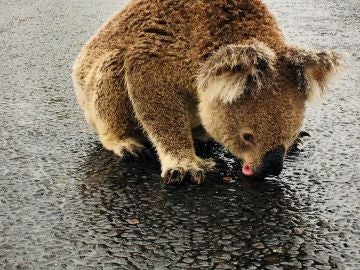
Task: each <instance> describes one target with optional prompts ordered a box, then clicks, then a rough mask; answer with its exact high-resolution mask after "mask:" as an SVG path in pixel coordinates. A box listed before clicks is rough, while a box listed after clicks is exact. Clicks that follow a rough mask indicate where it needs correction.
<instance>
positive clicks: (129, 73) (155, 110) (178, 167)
mask: <svg viewBox="0 0 360 270" xmlns="http://www.w3.org/2000/svg"><path fill="white" fill-rule="evenodd" d="M151 63H152V62H151V61H149V62H148V63H147V64H146V68H145V67H143V66H144V65H136V69H133V68H131V67H129V68H128V69H127V70H126V81H127V85H128V91H129V96H130V99H131V101H132V104H133V107H134V110H135V113H136V117H137V118H138V119H139V120H140V122H141V123H142V125H143V127H144V129H145V130H146V132H147V134H148V136H149V138H150V140H151V141H152V143H153V144H154V146H155V148H156V150H157V153H158V156H159V159H160V162H161V167H162V174H161V175H162V177H163V180H164V182H165V183H167V184H176V183H179V182H181V181H182V180H183V178H184V176H186V175H189V176H190V177H191V180H192V181H193V182H195V183H197V184H200V183H201V182H202V181H203V180H204V175H205V172H206V171H207V170H210V169H211V168H212V166H213V165H214V163H213V161H211V160H204V159H201V158H199V157H198V156H196V154H195V149H194V146H193V139H192V133H191V121H190V115H189V110H188V108H187V105H188V103H187V102H186V99H185V97H183V96H182V94H181V91H179V89H177V86H176V85H175V84H176V83H169V82H168V81H167V82H165V79H164V78H163V76H159V75H157V74H153V73H154V72H159V73H158V74H161V72H160V71H159V70H161V69H162V68H161V67H159V66H157V65H154V66H152V64H151ZM164 69H165V70H166V68H164ZM162 74H164V73H162ZM165 76H166V75H164V77H165Z"/></svg>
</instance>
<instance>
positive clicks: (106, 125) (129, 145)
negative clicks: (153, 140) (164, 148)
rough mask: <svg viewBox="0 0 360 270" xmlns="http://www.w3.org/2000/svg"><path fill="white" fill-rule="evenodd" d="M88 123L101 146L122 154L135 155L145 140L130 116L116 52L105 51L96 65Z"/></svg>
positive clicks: (129, 105)
mask: <svg viewBox="0 0 360 270" xmlns="http://www.w3.org/2000/svg"><path fill="white" fill-rule="evenodd" d="M92 87H93V93H94V96H93V104H92V105H93V106H92V109H93V112H92V121H91V122H92V123H93V124H94V126H95V128H96V131H97V133H98V135H99V138H100V141H101V143H102V145H103V146H104V148H105V149H107V150H109V151H113V152H114V153H115V154H116V155H118V156H120V157H124V156H125V155H127V154H131V155H136V153H137V152H140V151H141V150H142V149H143V145H142V142H144V141H145V138H144V136H143V133H142V130H141V128H140V127H139V126H138V123H137V121H136V119H135V117H134V113H133V110H132V105H131V102H130V100H129V97H128V92H127V89H126V87H125V82H124V76H123V60H122V57H121V54H120V53H119V52H117V51H115V52H111V53H108V54H107V55H106V56H105V57H104V58H102V59H101V60H100V61H99V62H98V63H97V66H96V70H95V72H94V78H93V80H92Z"/></svg>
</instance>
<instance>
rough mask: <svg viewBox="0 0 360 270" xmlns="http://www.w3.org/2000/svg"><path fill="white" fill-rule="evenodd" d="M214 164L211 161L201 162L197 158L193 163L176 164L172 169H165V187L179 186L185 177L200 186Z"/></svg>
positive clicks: (201, 160)
mask: <svg viewBox="0 0 360 270" xmlns="http://www.w3.org/2000/svg"><path fill="white" fill-rule="evenodd" d="M214 165H215V163H214V161H212V160H211V159H208V160H203V159H199V158H197V159H196V160H195V161H182V162H178V164H177V165H176V166H174V167H173V168H167V169H165V170H164V171H165V173H164V176H163V181H164V183H165V184H167V185H175V184H179V183H181V182H182V181H183V179H184V178H185V177H186V176H189V177H190V180H191V181H192V182H193V183H195V184H197V185H200V184H202V183H203V182H204V180H205V173H206V172H207V171H209V170H211V169H212V168H213V167H214Z"/></svg>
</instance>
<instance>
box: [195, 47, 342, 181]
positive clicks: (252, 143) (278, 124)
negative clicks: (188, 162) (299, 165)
mask: <svg viewBox="0 0 360 270" xmlns="http://www.w3.org/2000/svg"><path fill="white" fill-rule="evenodd" d="M340 64H341V58H340V56H339V55H338V54H336V53H334V52H330V51H326V52H314V51H311V50H305V49H301V48H295V47H291V48H287V49H286V50H284V51H283V52H281V53H278V54H276V53H275V52H274V51H273V50H272V49H270V48H269V47H267V46H266V45H265V44H263V43H261V42H259V41H252V42H251V43H250V44H248V45H228V46H225V47H222V48H220V49H219V50H217V51H216V52H215V53H214V54H213V55H212V56H211V57H210V58H209V59H208V60H207V61H206V62H205V63H204V65H203V66H202V68H201V70H200V73H199V76H198V81H197V82H198V92H199V99H200V100H199V101H200V104H199V112H200V117H201V120H202V123H203V126H204V128H205V129H206V130H207V132H208V133H209V134H210V135H211V136H212V137H213V138H214V139H215V140H216V141H218V142H219V143H221V144H222V145H224V146H225V147H226V148H227V149H229V150H230V152H232V154H234V155H235V156H236V157H237V158H239V159H240V160H242V161H243V173H244V174H245V175H247V176H260V177H263V176H266V175H278V174H280V172H281V170H282V166H283V160H284V157H285V154H286V152H287V151H288V149H289V148H290V147H291V146H292V145H293V143H294V141H295V140H296V139H297V137H298V134H299V131H300V127H301V125H302V122H303V118H304V111H305V103H306V102H307V101H312V100H316V99H319V98H321V97H322V96H323V94H324V92H325V88H326V84H327V82H328V80H329V78H330V77H331V75H333V74H334V73H335V72H336V71H337V70H338V69H339V67H340V66H341V65H340Z"/></svg>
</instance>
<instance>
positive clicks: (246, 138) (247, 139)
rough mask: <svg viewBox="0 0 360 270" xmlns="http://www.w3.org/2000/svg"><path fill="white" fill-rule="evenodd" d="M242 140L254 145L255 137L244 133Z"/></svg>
mask: <svg viewBox="0 0 360 270" xmlns="http://www.w3.org/2000/svg"><path fill="white" fill-rule="evenodd" d="M242 138H243V140H244V141H246V142H249V143H253V142H254V135H252V134H251V133H244V134H243V135H242Z"/></svg>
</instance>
